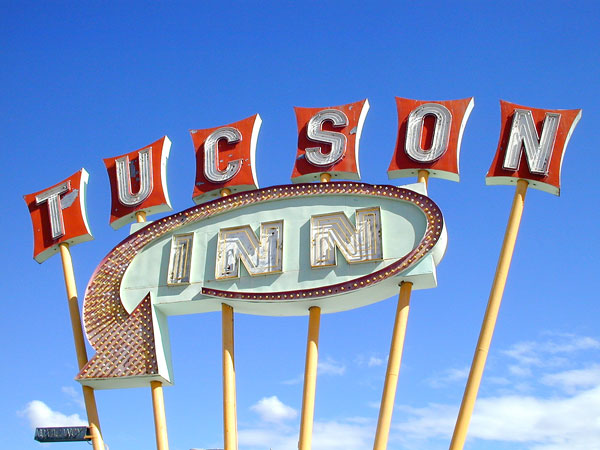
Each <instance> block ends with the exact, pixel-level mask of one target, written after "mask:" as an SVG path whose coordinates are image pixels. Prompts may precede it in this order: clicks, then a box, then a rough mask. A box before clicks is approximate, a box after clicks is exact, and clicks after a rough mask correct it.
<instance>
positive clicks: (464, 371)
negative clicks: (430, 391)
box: [427, 367, 469, 389]
mask: <svg viewBox="0 0 600 450" xmlns="http://www.w3.org/2000/svg"><path fill="white" fill-rule="evenodd" d="M468 376H469V367H463V368H461V369H454V368H453V369H446V370H444V371H443V372H442V373H440V374H437V375H434V376H433V377H430V378H428V379H427V382H428V383H429V385H430V386H431V387H433V388H438V389H439V388H442V387H446V386H447V385H449V384H452V383H456V382H459V381H464V380H466V379H467V377H468Z"/></svg>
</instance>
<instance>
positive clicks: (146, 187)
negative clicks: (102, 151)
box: [104, 136, 173, 229]
mask: <svg viewBox="0 0 600 450" xmlns="http://www.w3.org/2000/svg"><path fill="white" fill-rule="evenodd" d="M170 151H171V141H170V140H169V138H168V137H167V136H164V137H162V138H160V139H159V140H157V141H156V142H153V143H152V144H150V145H148V146H146V147H143V148H141V149H139V150H135V151H133V152H131V153H127V154H125V155H121V156H115V157H113V158H106V159H105V160H104V165H105V166H106V170H107V171H108V179H109V180H110V191H111V200H112V202H111V210H110V226H111V227H113V228H114V229H118V228H121V227H122V226H123V225H126V224H128V223H130V222H135V221H136V213H137V212H139V211H143V212H144V213H146V214H148V215H150V214H157V213H161V212H165V211H171V209H173V208H171V201H170V200H169V191H168V189H167V161H168V159H169V153H170Z"/></svg>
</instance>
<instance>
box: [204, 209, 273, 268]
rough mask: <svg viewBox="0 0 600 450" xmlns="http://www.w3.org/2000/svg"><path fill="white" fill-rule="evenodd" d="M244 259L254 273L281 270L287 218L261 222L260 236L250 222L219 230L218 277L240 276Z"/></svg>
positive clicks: (245, 264) (246, 265) (247, 266)
mask: <svg viewBox="0 0 600 450" xmlns="http://www.w3.org/2000/svg"><path fill="white" fill-rule="evenodd" d="M240 260H241V261H242V263H243V264H244V267H245V268H246V270H247V271H248V273H249V274H250V275H252V276H256V275H266V274H269V273H277V272H281V271H282V268H283V220H278V221H275V222H267V223H261V224H260V240H259V239H258V238H257V237H256V235H255V234H254V231H252V228H250V226H249V225H244V226H241V227H234V228H225V229H222V230H220V231H219V237H218V240H217V255H216V266H215V277H216V279H217V280H225V279H229V278H239V277H240Z"/></svg>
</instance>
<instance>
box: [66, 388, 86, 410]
mask: <svg viewBox="0 0 600 450" xmlns="http://www.w3.org/2000/svg"><path fill="white" fill-rule="evenodd" d="M61 391H62V392H63V393H64V394H66V395H67V396H68V397H70V398H71V401H72V402H73V403H75V404H76V405H77V406H79V407H80V408H81V409H85V402H84V401H83V395H82V394H81V391H77V390H76V389H75V388H74V387H73V386H63V387H62V388H61Z"/></svg>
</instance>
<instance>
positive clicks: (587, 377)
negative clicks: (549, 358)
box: [541, 364, 600, 393]
mask: <svg viewBox="0 0 600 450" xmlns="http://www.w3.org/2000/svg"><path fill="white" fill-rule="evenodd" d="M541 381H542V383H544V384H547V385H549V386H558V387H560V388H562V389H564V390H565V391H566V392H568V393H574V392H575V391H576V390H577V389H581V388H584V389H585V388H590V387H594V386H600V365H598V364H594V365H592V366H590V367H587V368H585V369H573V370H567V371H564V372H559V373H551V374H547V375H544V376H543V377H542V380H541Z"/></svg>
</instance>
